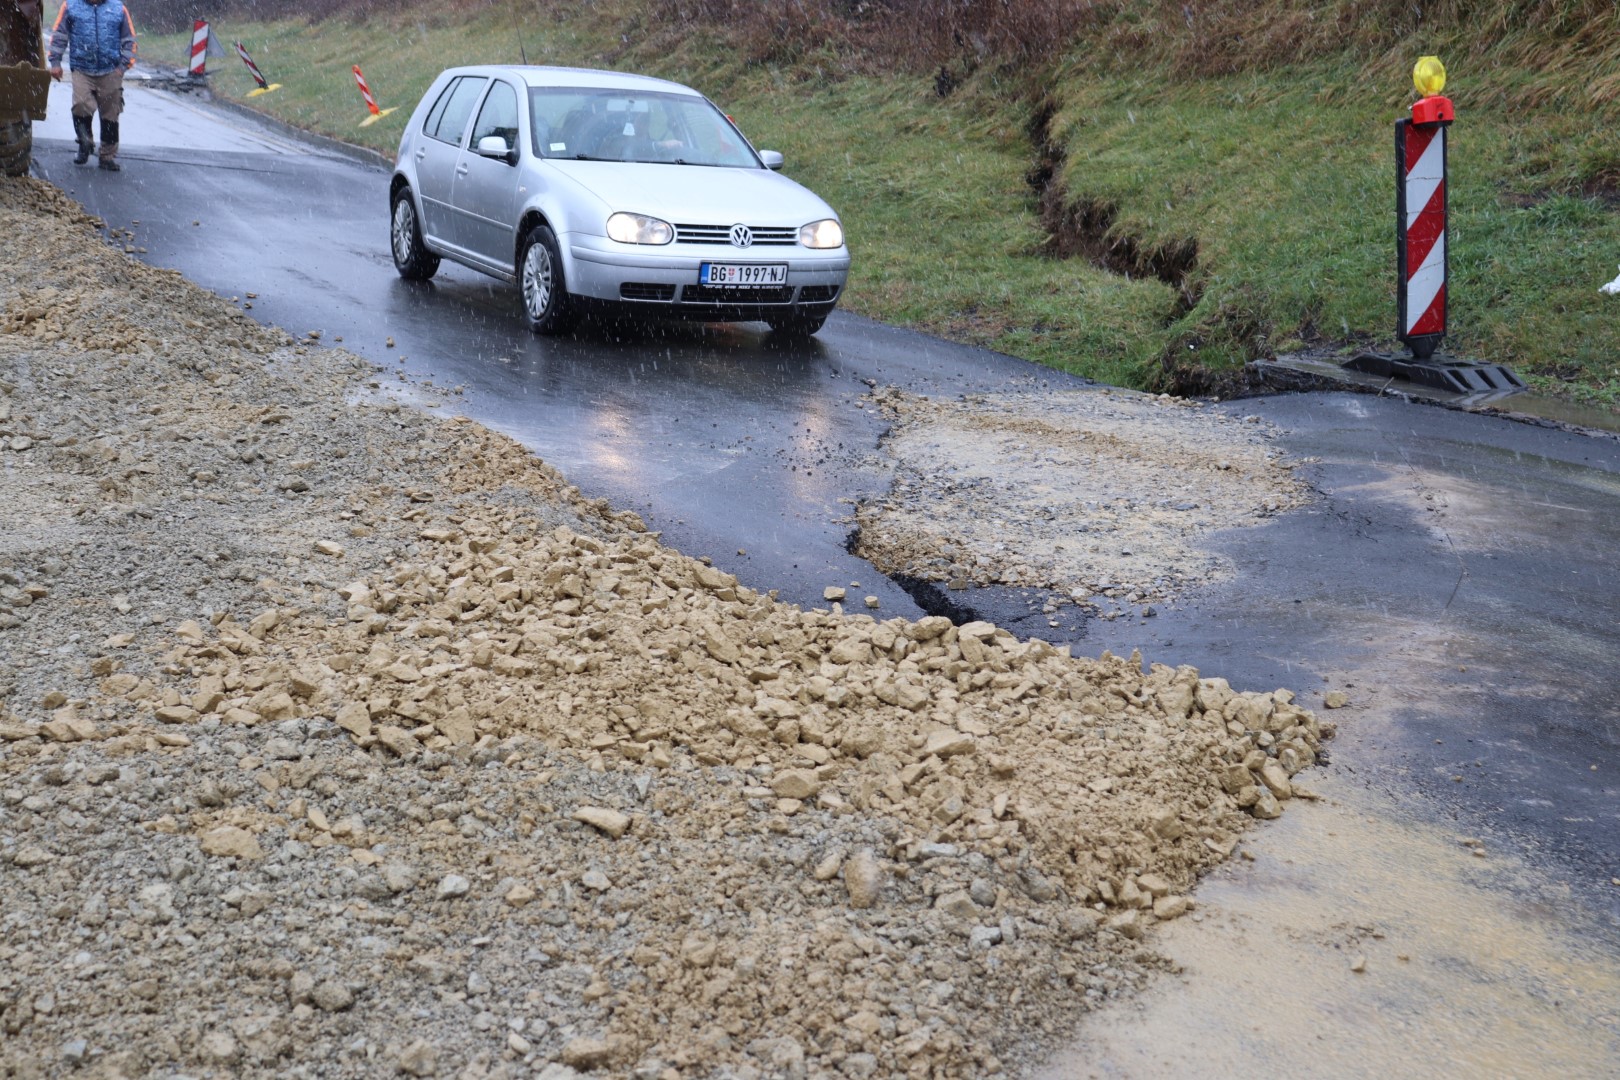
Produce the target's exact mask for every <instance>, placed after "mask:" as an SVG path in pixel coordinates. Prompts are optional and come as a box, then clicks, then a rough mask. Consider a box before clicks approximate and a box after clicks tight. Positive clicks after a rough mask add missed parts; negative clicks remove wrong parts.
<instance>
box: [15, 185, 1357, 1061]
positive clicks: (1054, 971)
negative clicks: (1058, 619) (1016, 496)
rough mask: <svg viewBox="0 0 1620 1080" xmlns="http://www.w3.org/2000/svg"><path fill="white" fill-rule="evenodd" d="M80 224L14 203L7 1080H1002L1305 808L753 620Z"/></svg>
mask: <svg viewBox="0 0 1620 1080" xmlns="http://www.w3.org/2000/svg"><path fill="white" fill-rule="evenodd" d="M98 225H99V223H97V222H95V221H93V220H92V219H90V218H88V217H87V216H86V215H85V214H84V213H83V212H82V211H81V210H80V209H79V208H78V207H77V206H76V205H74V204H72V203H70V202H69V201H67V200H66V199H65V198H64V197H62V196H61V195H60V194H59V193H58V192H56V191H55V190H54V189H52V188H50V187H48V186H46V185H43V184H40V183H38V182H35V181H31V180H19V181H9V182H0V263H3V264H4V265H6V266H8V267H12V268H19V269H18V270H16V271H13V272H8V274H7V275H6V276H5V277H4V278H3V279H0V506H3V507H4V509H3V510H0V521H3V523H4V527H3V528H0V1075H6V1076H58V1075H67V1074H68V1073H70V1072H82V1073H84V1074H86V1075H100V1076H109V1077H111V1076H130V1077H134V1076H144V1075H168V1074H173V1073H175V1072H182V1071H183V1072H184V1073H185V1074H187V1075H198V1074H199V1072H200V1073H202V1074H211V1075H263V1076H269V1075H276V1076H287V1075H293V1076H297V1075H307V1076H314V1075H320V1076H351V1075H352V1076H362V1075H364V1076H371V1075H377V1074H379V1073H388V1072H392V1071H401V1072H404V1073H407V1074H410V1075H418V1076H432V1075H445V1076H450V1075H458V1076H467V1077H477V1076H518V1075H536V1074H537V1075H541V1076H546V1077H550V1078H552V1080H557V1078H562V1077H568V1076H572V1075H575V1074H576V1073H584V1072H592V1071H599V1072H601V1073H603V1074H605V1075H627V1076H628V1075H633V1076H638V1077H679V1076H711V1075H730V1076H738V1077H742V1076H764V1075H772V1076H790V1077H791V1076H833V1075H843V1076H857V1077H866V1076H901V1075H905V1076H918V1077H922V1076H990V1075H997V1074H1002V1073H1009V1074H1021V1073H1024V1072H1027V1071H1028V1070H1030V1069H1031V1068H1033V1067H1034V1066H1035V1065H1036V1064H1037V1063H1038V1061H1039V1060H1040V1059H1041V1057H1042V1055H1043V1054H1044V1053H1045V1052H1046V1051H1047V1050H1048V1049H1049V1048H1050V1047H1052V1046H1054V1045H1056V1044H1057V1043H1058V1042H1061V1041H1062V1040H1063V1039H1064V1038H1066V1036H1067V1033H1068V1031H1069V1029H1070V1025H1071V1024H1072V1022H1073V1020H1074V1019H1075V1018H1076V1017H1077V1016H1078V1015H1079V1014H1080V1013H1082V1012H1084V1011H1086V1010H1088V1009H1091V1008H1094V1007H1096V1006H1098V1005H1100V1004H1101V1003H1103V1002H1105V1001H1108V1000H1111V999H1115V998H1119V997H1121V996H1126V995H1129V994H1131V993H1133V992H1134V990H1135V989H1136V988H1137V987H1139V986H1141V985H1143V984H1144V983H1145V981H1146V980H1147V979H1148V978H1149V977H1150V975H1151V974H1152V972H1153V971H1154V970H1155V969H1156V968H1158V967H1159V966H1161V963H1162V962H1161V961H1160V959H1159V958H1158V957H1157V955H1156V953H1155V952H1154V950H1153V944H1152V943H1153V939H1154V930H1153V927H1154V925H1155V923H1156V922H1159V921H1162V920H1167V919H1173V918H1177V917H1179V916H1181V915H1183V914H1184V913H1186V912H1187V911H1188V910H1189V908H1190V907H1191V904H1192V902H1191V900H1190V898H1189V897H1188V891H1189V889H1190V888H1191V887H1192V885H1193V883H1194V881H1195V880H1196V879H1197V877H1198V875H1199V874H1200V873H1202V872H1203V871H1205V870H1206V869H1208V868H1209V867H1211V866H1213V865H1215V864H1217V863H1218V862H1220V861H1221V860H1223V859H1225V858H1226V857H1228V856H1229V855H1230V854H1231V853H1232V851H1233V849H1234V847H1235V845H1236V844H1237V842H1238V839H1239V837H1240V836H1241V834H1242V833H1243V831H1244V830H1245V829H1246V828H1247V827H1249V826H1250V825H1251V824H1252V822H1253V819H1254V817H1256V816H1259V817H1269V816H1275V815H1277V814H1279V813H1281V812H1282V808H1283V806H1284V805H1285V802H1286V800H1287V799H1289V798H1290V797H1295V798H1298V797H1308V795H1309V792H1307V791H1306V790H1305V788H1304V786H1303V785H1301V784H1299V783H1297V781H1296V780H1295V779H1294V774H1295V773H1297V772H1298V771H1299V770H1300V769H1302V768H1304V767H1306V766H1307V765H1309V764H1310V763H1311V762H1312V761H1313V760H1314V759H1315V755H1316V752H1317V749H1318V745H1319V740H1320V739H1321V738H1322V737H1323V736H1324V735H1325V734H1326V732H1325V731H1324V728H1326V727H1327V726H1328V725H1326V724H1325V723H1319V722H1318V721H1317V719H1316V717H1315V716H1314V715H1313V714H1311V713H1310V712H1309V711H1307V710H1304V709H1302V708H1300V707H1298V706H1297V705H1296V704H1294V703H1293V700H1292V695H1291V694H1290V693H1288V692H1287V691H1285V690H1284V691H1278V692H1277V693H1275V694H1253V693H1245V694H1236V693H1233V692H1232V691H1231V690H1230V688H1228V687H1227V686H1226V684H1225V683H1224V682H1223V681H1222V680H1220V679H1218V678H1201V677H1200V674H1199V673H1198V672H1195V671H1193V670H1192V669H1190V668H1181V669H1172V668H1168V667H1164V666H1153V667H1152V668H1151V669H1150V670H1149V671H1148V672H1147V673H1146V674H1144V672H1143V665H1142V663H1141V659H1140V658H1139V657H1135V656H1133V657H1131V658H1129V659H1119V658H1115V657H1111V656H1107V655H1105V656H1103V657H1102V658H1101V659H1088V658H1075V657H1070V656H1068V655H1067V652H1066V650H1062V649H1056V648H1053V647H1051V646H1049V645H1046V644H1045V643H1042V642H1039V641H1018V640H1015V639H1014V638H1013V637H1012V636H1011V635H1010V634H1007V633H1006V632H1005V631H1002V630H999V629H998V628H996V627H994V626H991V625H989V624H986V623H977V624H970V625H963V626H956V625H952V624H951V623H950V622H949V621H948V620H945V619H942V618H938V617H932V618H926V619H923V620H921V621H918V622H915V623H909V622H906V621H904V620H899V619H893V620H888V621H882V622H880V621H877V620H875V619H873V618H871V617H869V616H866V615H853V614H847V613H845V612H844V611H843V610H842V608H841V605H839V604H838V603H836V602H833V601H834V600H835V598H836V594H834V596H833V597H830V603H829V607H828V608H826V609H820V610H808V611H807V610H800V609H799V608H796V607H791V606H788V605H784V604H780V603H777V602H776V601H775V600H774V599H773V598H772V597H771V596H769V595H766V594H761V593H759V592H756V591H754V590H752V589H749V588H747V587H745V586H743V585H741V584H739V583H738V582H737V581H736V579H734V578H733V577H731V576H730V575H727V574H724V573H722V572H720V571H718V570H716V569H714V568H713V567H710V566H708V565H706V564H704V563H703V562H700V561H696V560H693V559H690V558H687V557H686V556H684V555H682V554H680V553H679V552H676V551H673V550H670V549H668V548H666V547H663V546H661V545H660V544H659V542H658V538H657V537H656V536H655V535H651V534H648V533H647V532H646V531H645V530H644V527H643V525H642V523H641V522H640V521H639V520H638V519H637V518H636V517H635V516H634V515H632V514H626V513H617V512H615V511H614V510H613V509H612V508H611V507H609V506H606V505H605V504H603V503H601V502H599V501H591V500H588V499H586V498H583V497H582V496H581V495H580V494H579V492H578V491H576V490H575V489H573V488H571V487H570V486H569V485H568V484H567V482H566V480H565V479H564V478H563V477H562V476H560V475H559V474H558V473H557V472H555V471H554V470H552V469H551V468H549V467H548V466H546V465H545V464H543V463H541V462H540V461H538V460H537V459H535V458H533V457H532V456H531V455H529V454H527V453H526V452H525V451H524V450H523V449H522V448H521V447H519V446H518V445H516V444H515V443H513V442H511V441H510V440H507V439H505V438H504V437H502V436H499V435H496V434H493V433H491V432H489V431H487V430H484V429H482V428H480V427H479V426H477V425H475V424H472V423H470V422H466V421H465V420H462V419H459V418H456V417H454V416H447V415H444V414H445V413H448V412H450V411H451V410H450V408H447V407H446V406H449V405H451V404H453V400H454V399H453V398H446V399H445V400H443V401H442V402H435V401H430V402H428V406H429V407H427V408H423V409H410V408H402V407H401V406H400V405H399V404H398V403H397V402H394V401H390V400H389V399H387V398H386V397H384V396H383V395H382V394H381V393H380V389H381V387H380V383H379V381H378V379H377V377H376V376H377V372H376V370H375V369H373V368H372V366H371V365H370V364H368V363H367V362H365V361H363V360H361V359H359V358H358V357H355V356H353V355H351V354H348V353H345V352H344V351H343V350H342V349H341V348H340V347H338V348H329V347H326V346H325V345H324V344H322V345H319V346H317V344H316V343H314V342H309V341H307V340H306V341H295V340H294V339H292V338H291V337H290V336H288V335H286V334H284V333H282V332H280V331H275V330H269V329H265V328H261V327H259V326H257V325H256V324H254V323H253V322H252V321H251V320H249V319H248V318H247V317H245V316H244V315H243V314H242V312H241V311H240V310H239V309H238V308H237V307H236V306H235V305H234V304H233V302H232V300H228V299H226V298H222V297H216V296H214V295H212V294H209V293H206V292H203V291H202V290H199V289H197V288H195V287H194V286H192V285H190V284H189V283H187V282H186V281H185V280H183V279H182V278H180V277H179V276H178V275H177V274H175V273H172V272H167V271H161V270H157V269H153V268H151V267H147V266H144V265H142V264H140V263H138V262H136V261H134V260H133V259H129V258H126V257H125V255H124V254H123V253H121V252H119V251H118V250H116V249H115V248H112V247H109V246H108V244H107V243H106V239H105V238H104V237H103V236H101V235H98V231H97V227H98ZM232 299H235V300H240V299H241V298H232ZM334 344H335V343H334ZM433 406H438V407H436V408H435V407H433ZM1259 464H1260V463H1259V461H1258V459H1257V465H1256V467H1257V468H1258V467H1259ZM1268 467H1269V466H1268ZM1149 659H1151V658H1149ZM1193 917H1197V916H1196V914H1195V915H1194V916H1193Z"/></svg>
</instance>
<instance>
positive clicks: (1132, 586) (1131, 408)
mask: <svg viewBox="0 0 1620 1080" xmlns="http://www.w3.org/2000/svg"><path fill="white" fill-rule="evenodd" d="M874 399H875V400H876V401H877V403H878V404H879V406H880V407H881V408H883V409H884V411H885V412H886V413H887V414H888V416H889V418H890V420H891V422H892V427H891V429H890V432H889V434H888V435H887V436H886V437H885V439H884V441H883V444H882V449H883V452H884V453H886V454H887V455H888V456H889V457H890V458H891V459H892V460H891V467H892V468H893V472H894V483H893V486H892V487H891V489H890V490H889V492H888V493H887V494H885V495H883V496H881V497H878V498H872V499H868V500H866V501H865V502H863V503H862V504H861V505H860V506H859V507H857V509H856V522H857V526H858V527H857V529H856V531H855V532H854V533H852V534H851V537H850V551H851V552H852V553H853V554H856V555H858V556H860V557H862V558H865V559H867V560H868V561H870V562H871V563H872V564H873V565H874V566H876V567H877V568H878V569H879V570H880V571H881V572H883V573H884V574H886V575H887V576H888V577H889V578H890V579H891V580H893V581H894V582H895V583H896V584H898V585H899V586H900V587H901V588H903V589H905V590H906V592H907V593H908V594H910V595H911V597H912V598H913V599H914V600H915V601H916V602H917V604H918V605H919V606H920V607H922V608H924V609H925V610H927V611H928V612H929V613H930V614H940V615H945V616H947V617H948V618H951V619H953V620H955V621H959V622H960V621H971V619H973V618H987V617H994V618H995V619H996V621H1001V620H1002V619H1005V618H1007V617H1008V616H1009V615H1012V614H1014V613H1015V612H1016V611H1018V610H1019V609H1021V608H1022V609H1025V610H1027V609H1028V606H1029V603H1030V601H1031V600H1033V601H1034V602H1035V606H1036V608H1037V610H1038V616H1039V618H1036V619H1033V620H1031V621H1032V622H1033V623H1034V624H1035V625H1033V626H1031V627H1030V631H1031V632H1032V633H1036V634H1039V632H1040V631H1041V630H1042V629H1051V630H1055V629H1059V628H1065V629H1067V628H1069V624H1073V623H1074V620H1075V611H1074V608H1075V607H1076V606H1078V607H1080V608H1083V609H1085V610H1086V611H1088V612H1091V613H1094V614H1095V615H1097V616H1099V617H1102V618H1117V617H1119V616H1121V615H1125V614H1131V613H1139V614H1142V615H1151V614H1153V606H1154V605H1156V604H1162V603H1167V602H1171V601H1173V600H1174V599H1175V598H1176V597H1177V596H1179V595H1181V594H1183V593H1184V592H1186V591H1187V590H1189V589H1191V588H1193V587H1196V586H1199V585H1202V584H1205V583H1207V582H1211V581H1216V580H1220V579H1222V578H1225V577H1227V576H1229V575H1230V573H1231V572H1232V567H1231V565H1230V563H1229V561H1228V559H1227V558H1226V557H1225V556H1222V555H1220V554H1218V553H1215V552H1214V551H1211V550H1206V549H1205V547H1204V545H1203V544H1202V543H1201V538H1202V537H1204V536H1207V535H1209V534H1211V533H1213V532H1216V531H1219V530H1226V529H1233V528H1242V527H1252V526H1254V525H1257V524H1260V523H1262V522H1264V520H1266V519H1267V518H1269V517H1271V516H1273V515H1275V514H1277V513H1279V512H1281V511H1284V510H1287V509H1290V508H1292V507H1296V506H1299V505H1301V504H1303V503H1304V502H1305V500H1306V499H1307V498H1308V495H1309V492H1308V489H1307V488H1306V486H1305V485H1304V484H1303V483H1301V482H1300V481H1299V480H1297V479H1295V477H1294V475H1293V473H1292V471H1291V470H1292V467H1293V464H1294V463H1293V462H1290V461H1289V460H1287V459H1286V458H1284V456H1283V454H1282V453H1281V451H1279V450H1277V449H1276V448H1275V447H1273V446H1271V445H1270V443H1271V440H1272V439H1273V438H1275V436H1276V434H1277V432H1276V431H1275V429H1273V428H1271V427H1270V426H1269V425H1267V424H1264V423H1262V422H1261V421H1260V420H1259V418H1258V417H1247V418H1246V417H1241V416H1237V415H1233V414H1231V413H1229V412H1225V411H1220V410H1214V409H1209V408H1206V407H1205V406H1203V405H1202V404H1200V403H1198V402H1189V401H1182V400H1177V399H1172V398H1169V397H1152V396H1149V395H1145V394H1138V393H1134V392H1130V391H1119V390H1113V389H1101V390H1090V389H1088V390H1081V391H1071V390H1062V391H1059V390H1036V391H1016V392H1008V393H1001V394H982V395H973V396H970V397H966V398H963V399H960V400H957V401H936V400H932V399H929V398H924V397H917V396H913V395H910V394H905V393H901V392H898V391H892V390H890V391H879V392H877V393H875V394H874ZM991 610H993V611H994V616H992V615H991V614H990V611H991Z"/></svg>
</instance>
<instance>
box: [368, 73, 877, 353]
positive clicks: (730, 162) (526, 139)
mask: <svg viewBox="0 0 1620 1080" xmlns="http://www.w3.org/2000/svg"><path fill="white" fill-rule="evenodd" d="M781 167H782V155H781V154H779V153H775V152H773V151H770V150H763V151H760V150H755V149H754V147H753V145H752V144H751V143H750V142H749V141H748V140H747V139H746V138H744V137H743V134H742V132H741V131H740V130H739V129H738V128H737V125H736V124H734V123H732V121H731V119H730V118H729V117H728V116H726V114H725V113H723V112H721V111H720V109H719V108H717V107H716V106H715V105H714V103H713V102H711V101H709V99H708V98H706V97H704V96H703V95H702V94H700V93H698V92H697V91H696V90H693V89H691V88H689V87H686V86H682V85H680V84H678V83H672V82H666V81H664V80H662V79H653V78H648V77H645V76H641V75H627V74H620V73H615V72H609V71H590V70H583V69H576V68H556V67H517V66H511V67H461V68H452V69H450V70H448V71H445V72H444V73H443V74H441V75H440V76H439V77H438V79H436V80H435V81H434V83H433V85H432V87H430V88H429V89H428V92H427V93H426V95H424V96H423V98H422V101H421V103H420V104H419V105H417V107H416V111H415V112H414V113H413V114H412V116H411V119H410V122H409V123H408V124H407V125H406V128H405V135H404V137H403V138H402V139H401V141H400V146H399V160H398V163H397V165H396V166H395V170H394V177H393V182H392V185H391V188H390V209H391V212H392V224H391V241H392V244H391V246H392V248H393V256H394V265H395V267H396V268H397V269H398V271H399V273H400V275H401V276H402V277H405V278H408V279H411V280H425V279H427V278H431V277H432V276H433V275H434V273H435V272H437V270H438V268H439V264H440V260H442V259H451V260H453V261H455V262H457V263H461V264H462V265H464V266H468V267H471V268H472V269H474V270H478V271H481V272H483V273H485V274H489V275H490V276H492V277H496V278H500V279H501V280H503V281H510V282H514V283H515V284H516V285H517V286H518V290H519V292H520V293H521V295H522V299H523V309H524V312H525V314H526V315H527V318H528V323H529V326H530V328H531V329H533V330H534V331H535V332H537V333H541V334H559V333H563V332H566V331H567V330H569V329H570V328H571V327H572V326H573V324H574V322H575V320H576V319H577V318H578V317H579V316H580V315H581V314H582V313H584V312H586V311H587V310H589V309H591V308H605V309H610V310H612V311H615V312H618V313H620V314H625V313H628V314H630V315H632V316H639V317H645V318H686V319H704V320H711V321H748V320H759V321H763V322H765V323H768V324H769V325H770V327H771V328H772V329H773V330H775V331H778V332H782V333H789V334H814V333H815V332H816V331H817V330H819V329H821V325H822V323H823V322H825V321H826V319H827V316H828V315H829V314H831V313H832V310H833V308H834V307H835V306H836V305H837V303H838V297H839V295H840V293H842V291H843V288H844V283H845V280H846V278H847V277H848V274H849V249H848V247H846V246H845V243H844V228H843V224H842V223H841V222H840V221H839V218H838V215H837V214H835V213H834V212H833V210H832V208H831V207H830V206H828V205H827V204H826V203H825V202H823V201H822V200H821V199H820V198H819V197H818V196H817V195H816V194H815V193H814V192H811V191H810V190H808V189H807V188H805V187H803V186H801V185H799V184H797V183H795V182H794V181H792V180H790V179H788V178H787V177H786V176H783V175H782V174H781V172H780V171H779V170H780V169H781Z"/></svg>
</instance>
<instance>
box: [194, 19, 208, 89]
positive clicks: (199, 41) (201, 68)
mask: <svg viewBox="0 0 1620 1080" xmlns="http://www.w3.org/2000/svg"><path fill="white" fill-rule="evenodd" d="M207 73H208V21H207V20H206V19H198V20H197V22H196V23H195V24H194V25H193V26H192V28H191V74H193V75H195V76H196V77H198V78H202V77H203V76H204V75H206V74H207Z"/></svg>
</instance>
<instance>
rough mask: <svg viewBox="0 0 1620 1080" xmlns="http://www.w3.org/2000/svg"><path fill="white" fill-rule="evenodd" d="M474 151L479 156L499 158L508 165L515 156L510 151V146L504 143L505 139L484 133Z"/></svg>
mask: <svg viewBox="0 0 1620 1080" xmlns="http://www.w3.org/2000/svg"><path fill="white" fill-rule="evenodd" d="M476 151H477V154H478V156H479V157H487V158H500V159H501V160H502V161H504V162H506V163H507V164H508V165H510V164H512V163H513V161H514V160H515V159H516V157H517V155H515V154H513V153H512V148H511V147H510V146H507V145H506V140H505V139H503V138H501V137H500V136H499V135H485V136H484V137H483V138H482V139H479V140H478V146H477V148H476Z"/></svg>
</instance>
